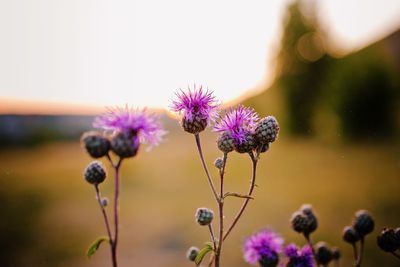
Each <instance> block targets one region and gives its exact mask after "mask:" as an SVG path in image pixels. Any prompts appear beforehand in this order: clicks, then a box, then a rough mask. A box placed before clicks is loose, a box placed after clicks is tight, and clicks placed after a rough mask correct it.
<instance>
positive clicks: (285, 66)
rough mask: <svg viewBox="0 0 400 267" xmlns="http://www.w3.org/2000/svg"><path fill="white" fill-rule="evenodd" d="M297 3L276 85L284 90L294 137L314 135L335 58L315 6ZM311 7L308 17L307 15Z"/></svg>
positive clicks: (291, 12) (287, 21) (289, 13)
mask: <svg viewBox="0 0 400 267" xmlns="http://www.w3.org/2000/svg"><path fill="white" fill-rule="evenodd" d="M308 4H310V5H309V6H305V5H303V4H302V2H300V1H296V2H294V3H293V4H291V5H290V6H289V8H288V11H287V14H286V16H285V22H284V30H283V36H282V40H281V50H280V52H279V54H278V60H277V80H276V85H277V86H278V87H279V88H280V89H281V91H282V93H283V98H284V104H285V107H286V112H287V124H288V125H287V126H288V129H289V131H290V132H291V133H292V134H298V135H310V134H312V133H313V129H312V121H313V114H314V111H315V108H316V103H317V101H318V99H319V96H320V92H321V89H322V83H323V81H324V80H325V76H326V75H325V74H326V73H327V70H328V66H329V63H330V62H331V58H330V57H329V56H327V55H326V53H325V47H324V46H325V45H324V39H325V38H324V35H323V34H322V33H321V31H320V29H319V26H318V20H317V18H316V16H315V12H314V4H313V3H312V2H308ZM305 8H308V11H309V12H308V15H307V16H306V15H305V12H304V10H305Z"/></svg>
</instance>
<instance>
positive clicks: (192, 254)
mask: <svg viewBox="0 0 400 267" xmlns="http://www.w3.org/2000/svg"><path fill="white" fill-rule="evenodd" d="M199 251H200V250H199V249H198V248H197V247H190V248H189V249H188V250H187V252H186V258H187V259H188V260H190V261H194V260H195V259H196V257H197V255H198V254H199Z"/></svg>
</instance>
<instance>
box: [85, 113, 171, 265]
mask: <svg viewBox="0 0 400 267" xmlns="http://www.w3.org/2000/svg"><path fill="white" fill-rule="evenodd" d="M93 126H94V127H95V128H97V129H99V131H90V132H86V133H84V134H83V135H82V137H81V142H82V145H83V147H84V148H85V149H86V151H87V153H88V154H89V155H90V156H91V157H92V158H95V159H100V158H105V159H106V160H107V161H108V162H109V164H110V165H111V167H112V169H113V172H114V196H113V227H111V222H110V220H109V216H108V212H107V206H108V202H109V201H108V199H107V198H105V197H102V196H101V194H100V188H99V185H100V184H101V183H102V182H103V181H104V180H105V179H106V176H107V173H106V170H105V167H104V166H103V164H102V163H101V162H99V161H93V162H91V163H90V164H89V165H88V167H87V168H86V169H85V172H84V177H85V179H86V181H87V182H88V183H90V184H91V185H93V186H94V189H95V192H96V199H97V201H98V204H99V207H100V210H101V213H102V216H103V219H104V224H105V228H106V232H107V236H104V237H100V238H98V239H96V241H94V242H93V244H92V245H91V246H90V247H89V250H88V252H87V255H88V257H91V256H92V255H93V254H94V253H95V252H96V251H97V250H98V248H99V246H100V244H101V243H102V242H108V243H109V245H110V250H111V261H112V266H113V267H117V266H118V257H117V247H118V235H119V192H120V179H121V177H120V168H121V165H122V162H123V160H125V159H128V158H131V157H134V156H136V155H137V153H138V151H139V148H140V146H141V145H142V144H148V145H149V147H152V146H156V145H158V144H159V143H160V142H161V140H162V138H163V136H164V135H165V134H166V131H164V130H163V128H162V126H161V123H160V121H159V120H158V118H157V116H156V115H154V114H151V113H149V112H147V110H146V109H137V108H136V109H135V108H130V107H128V106H125V107H123V108H122V107H117V108H110V109H109V110H108V112H106V113H104V114H102V115H100V116H99V117H97V118H96V119H95V121H94V123H93ZM111 152H112V153H111ZM112 154H113V155H112Z"/></svg>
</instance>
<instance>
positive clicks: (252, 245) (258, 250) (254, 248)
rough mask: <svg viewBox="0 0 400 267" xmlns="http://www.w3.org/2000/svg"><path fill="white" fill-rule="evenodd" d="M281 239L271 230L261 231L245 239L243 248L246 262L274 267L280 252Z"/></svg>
mask: <svg viewBox="0 0 400 267" xmlns="http://www.w3.org/2000/svg"><path fill="white" fill-rule="evenodd" d="M282 244H283V239H282V238H281V237H280V236H279V235H278V234H276V233H275V232H273V231H271V230H262V231H260V232H258V233H255V234H254V235H252V236H250V237H249V238H247V239H246V241H245V243H244V247H243V253H244V259H245V260H246V262H248V263H250V264H252V265H255V264H257V263H260V264H261V266H268V267H270V266H271V267H272V266H276V265H277V264H278V262H279V256H278V254H279V253H280V252H281V250H282Z"/></svg>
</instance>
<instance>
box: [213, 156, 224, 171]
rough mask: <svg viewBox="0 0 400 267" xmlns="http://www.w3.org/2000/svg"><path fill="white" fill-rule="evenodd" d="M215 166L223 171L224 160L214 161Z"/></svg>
mask: <svg viewBox="0 0 400 267" xmlns="http://www.w3.org/2000/svg"><path fill="white" fill-rule="evenodd" d="M214 166H215V168H217V169H219V170H221V169H222V168H223V167H224V160H223V159H222V158H217V159H216V160H215V161H214Z"/></svg>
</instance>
